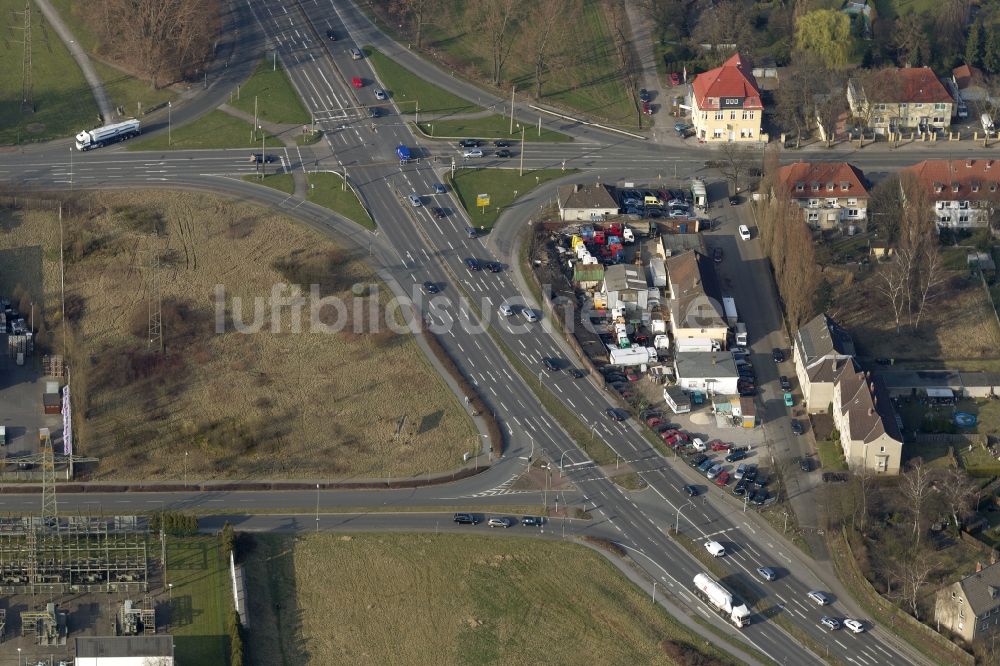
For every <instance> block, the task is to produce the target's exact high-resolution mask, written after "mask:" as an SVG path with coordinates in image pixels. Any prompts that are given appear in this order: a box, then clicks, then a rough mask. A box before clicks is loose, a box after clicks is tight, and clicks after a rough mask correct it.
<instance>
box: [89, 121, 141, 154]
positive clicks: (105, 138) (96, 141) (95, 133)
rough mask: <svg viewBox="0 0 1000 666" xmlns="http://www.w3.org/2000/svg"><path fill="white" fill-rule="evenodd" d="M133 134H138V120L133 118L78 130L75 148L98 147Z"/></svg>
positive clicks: (130, 136)
mask: <svg viewBox="0 0 1000 666" xmlns="http://www.w3.org/2000/svg"><path fill="white" fill-rule="evenodd" d="M133 136H139V121H138V120H136V119H135V118H132V119H130V120H126V121H124V122H120V123H114V124H112V125H105V126H104V127H98V128H97V129H92V130H84V131H82V132H80V133H79V134H77V135H76V149H77V150H80V151H83V150H90V149H92V148H100V147H101V146H106V145H108V144H109V143H114V142H116V141H124V140H125V139H130V138H132V137H133Z"/></svg>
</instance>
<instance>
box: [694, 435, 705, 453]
mask: <svg viewBox="0 0 1000 666" xmlns="http://www.w3.org/2000/svg"><path fill="white" fill-rule="evenodd" d="M691 448H693V449H694V450H695V451H705V450H707V449H708V447H707V446H705V441H704V440H703V439H701V438H700V437H695V438H694V439H692V440H691Z"/></svg>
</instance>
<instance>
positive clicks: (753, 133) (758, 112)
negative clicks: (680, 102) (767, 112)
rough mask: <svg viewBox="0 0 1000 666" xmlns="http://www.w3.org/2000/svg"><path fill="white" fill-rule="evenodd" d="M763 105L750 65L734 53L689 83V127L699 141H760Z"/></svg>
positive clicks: (761, 138)
mask: <svg viewBox="0 0 1000 666" xmlns="http://www.w3.org/2000/svg"><path fill="white" fill-rule="evenodd" d="M763 115H764V105H763V104H762V103H761V99H760V89H759V88H757V81H756V80H755V79H754V76H753V72H752V71H751V67H750V64H749V63H747V62H745V61H744V60H743V59H742V58H740V54H739V53H737V54H735V55H734V56H733V57H731V58H730V59H729V60H727V61H726V62H724V63H722V66H721V67H716V68H715V69H712V70H709V71H707V72H703V73H701V74H699V75H698V76H696V77H695V79H694V83H692V84H691V124H692V125H694V129H695V136H697V137H698V139H699V140H701V141H761V140H764V139H766V137H761V134H760V122H761V119H762V117H763Z"/></svg>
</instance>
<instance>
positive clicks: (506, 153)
mask: <svg viewBox="0 0 1000 666" xmlns="http://www.w3.org/2000/svg"><path fill="white" fill-rule="evenodd" d="M497 157H510V151H509V150H507V149H506V148H503V149H501V150H498V151H497Z"/></svg>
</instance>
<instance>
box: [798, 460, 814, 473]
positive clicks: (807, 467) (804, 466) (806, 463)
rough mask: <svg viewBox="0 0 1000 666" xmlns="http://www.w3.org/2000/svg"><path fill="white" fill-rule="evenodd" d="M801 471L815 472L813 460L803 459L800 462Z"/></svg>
mask: <svg viewBox="0 0 1000 666" xmlns="http://www.w3.org/2000/svg"><path fill="white" fill-rule="evenodd" d="M799 469H801V470H802V471H803V472H811V471H813V461H812V458H803V459H802V460H800V461H799Z"/></svg>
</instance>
